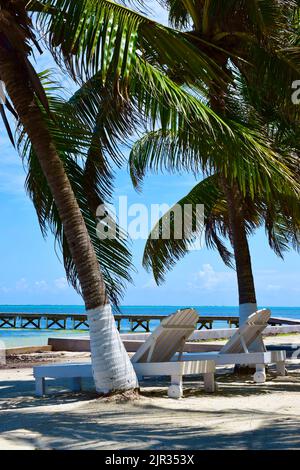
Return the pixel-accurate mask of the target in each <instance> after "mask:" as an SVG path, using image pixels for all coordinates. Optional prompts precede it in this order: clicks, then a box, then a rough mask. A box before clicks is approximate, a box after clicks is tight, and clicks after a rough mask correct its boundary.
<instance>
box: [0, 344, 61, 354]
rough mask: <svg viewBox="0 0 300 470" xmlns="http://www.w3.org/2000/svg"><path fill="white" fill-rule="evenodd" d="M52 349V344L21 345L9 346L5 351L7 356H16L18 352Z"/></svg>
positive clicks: (25, 352)
mask: <svg viewBox="0 0 300 470" xmlns="http://www.w3.org/2000/svg"><path fill="white" fill-rule="evenodd" d="M46 351H52V347H51V345H48V346H19V347H17V348H7V349H6V350H5V353H6V355H7V356H14V355H16V354H31V353H37V352H46Z"/></svg>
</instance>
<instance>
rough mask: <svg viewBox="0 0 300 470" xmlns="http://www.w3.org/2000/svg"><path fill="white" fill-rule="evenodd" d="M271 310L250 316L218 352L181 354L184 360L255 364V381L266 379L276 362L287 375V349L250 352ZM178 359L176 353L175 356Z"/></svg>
mask: <svg viewBox="0 0 300 470" xmlns="http://www.w3.org/2000/svg"><path fill="white" fill-rule="evenodd" d="M270 316H271V312H270V310H267V309H264V310H259V311H257V312H255V313H253V314H252V315H250V316H249V318H248V320H247V321H246V322H245V323H244V324H243V325H241V326H240V328H238V330H237V332H236V333H235V334H234V335H233V336H232V337H231V339H230V340H229V341H228V342H227V343H226V344H225V346H223V348H222V349H221V350H220V351H218V352H208V353H190V354H183V355H181V359H182V360H183V361H188V360H191V361H195V360H201V359H207V360H214V361H215V363H216V365H231V364H233V365H235V364H237V365H255V366H256V372H255V374H254V381H255V382H257V383H264V382H265V381H266V368H265V366H266V365H267V364H276V368H277V372H278V374H279V375H285V361H286V352H285V351H266V349H265V350H264V351H262V352H249V347H250V346H251V344H252V343H253V341H255V340H256V339H257V338H258V337H259V336H260V335H261V334H262V332H263V331H264V329H265V328H266V327H267V325H268V321H269V319H270ZM174 360H176V355H175V357H174Z"/></svg>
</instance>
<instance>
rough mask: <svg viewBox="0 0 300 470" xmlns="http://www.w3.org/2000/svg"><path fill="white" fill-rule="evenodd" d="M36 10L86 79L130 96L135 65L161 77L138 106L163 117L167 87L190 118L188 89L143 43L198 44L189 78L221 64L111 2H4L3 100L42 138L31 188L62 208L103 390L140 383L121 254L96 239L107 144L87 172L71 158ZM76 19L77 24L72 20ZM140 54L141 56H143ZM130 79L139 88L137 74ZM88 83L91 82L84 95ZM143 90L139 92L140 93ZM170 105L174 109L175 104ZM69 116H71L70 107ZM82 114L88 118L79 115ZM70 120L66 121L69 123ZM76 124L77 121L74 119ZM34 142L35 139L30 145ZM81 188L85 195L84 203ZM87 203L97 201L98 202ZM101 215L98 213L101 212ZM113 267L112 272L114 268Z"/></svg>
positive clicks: (60, 221)
mask: <svg viewBox="0 0 300 470" xmlns="http://www.w3.org/2000/svg"><path fill="white" fill-rule="evenodd" d="M28 11H32V12H35V13H36V14H37V15H38V20H40V24H41V25H42V27H44V26H45V27H46V28H47V30H48V34H46V42H47V43H48V45H49V47H50V48H51V51H52V53H53V55H54V57H55V59H56V60H57V61H59V62H60V64H62V63H64V64H65V66H66V67H67V68H68V69H69V70H70V71H71V73H72V74H73V76H75V75H76V79H80V78H81V82H84V81H85V82H86V83H87V84H88V86H90V85H91V83H92V82H93V80H95V79H96V80H97V83H99V84H101V86H102V87H103V84H105V85H106V86H108V84H109V85H110V89H112V90H114V92H115V93H114V96H115V95H117V96H122V95H123V96H122V99H123V100H124V96H126V93H127V88H128V83H129V82H130V70H131V68H133V67H134V70H135V72H136V73H135V80H136V83H137V77H138V74H139V76H140V78H142V77H141V76H142V74H143V79H144V81H145V82H146V81H147V80H148V81H150V80H151V84H152V90H151V91H153V89H154V88H155V89H156V92H157V93H156V95H155V94H153V96H152V95H151V91H150V92H149V91H148V92H147V91H145V90H144V88H143V87H141V88H140V91H139V96H140V101H139V106H138V107H143V108H144V109H146V108H147V106H148V107H149V106H150V107H151V108H152V110H154V112H153V120H154V119H156V117H157V116H156V114H159V112H160V111H161V109H162V108H160V103H159V101H158V95H159V94H160V95H161V94H162V93H163V94H164V99H165V101H166V102H168V105H169V104H170V103H171V102H172V101H173V102H174V103H175V102H176V103H177V112H178V111H179V112H180V111H181V114H182V115H183V118H182V119H184V115H185V112H186V109H185V110H183V109H182V110H180V103H178V99H179V98H181V97H182V92H181V90H180V89H179V88H178V87H177V86H176V84H175V83H173V82H172V81H171V80H170V79H169V80H167V79H165V80H163V79H162V78H161V74H160V73H159V70H158V69H156V68H155V67H153V66H150V65H149V67H147V66H146V65H145V63H144V62H143V61H142V60H141V54H140V47H143V50H145V51H147V54H148V58H149V59H150V60H152V61H153V62H157V63H159V62H161V63H162V65H165V63H166V62H168V61H169V62H170V61H171V60H172V62H173V63H176V60H177V59H176V50H177V48H176V44H177V45H178V49H180V50H181V51H185V52H186V53H187V54H188V53H189V52H190V58H191V60H190V61H189V63H187V62H186V63H185V64H183V70H184V73H186V76H187V77H188V76H190V75H191V74H195V73H196V72H198V73H199V74H200V75H202V76H203V77H208V76H209V77H211V76H215V78H216V79H217V73H216V71H215V70H214V65H213V64H212V63H211V61H210V60H209V59H208V58H206V56H204V57H202V58H201V59H200V60H199V59H198V57H197V56H195V53H194V48H193V47H191V46H190V45H189V44H188V42H187V41H185V40H179V39H178V38H177V34H175V33H173V32H171V31H169V30H168V29H166V28H163V27H162V26H160V25H157V24H156V23H154V22H152V21H149V20H147V19H145V18H144V17H141V16H140V15H138V14H136V13H134V12H131V11H130V10H128V9H126V8H124V7H122V6H120V5H117V4H114V3H113V2H110V1H100V2H94V1H93V0H90V1H84V2H80V4H79V3H78V2H77V1H71V0H70V1H69V2H68V1H67V2H65V1H59V0H57V1H32V2H27V0H10V1H7V0H1V1H0V79H1V81H2V82H3V83H4V85H5V89H6V93H7V95H8V97H9V99H10V101H8V99H6V100H5V103H2V104H1V114H2V117H3V120H4V123H5V125H6V127H7V130H8V133H9V136H10V138H11V139H12V138H13V136H12V133H11V131H10V128H9V124H8V121H7V118H6V114H5V107H6V108H7V109H8V110H9V111H10V112H12V113H13V114H14V115H15V116H17V118H18V120H19V123H20V125H21V126H22V128H23V133H25V134H26V135H27V136H28V139H29V141H30V143H31V145H32V150H31V151H30V153H29V155H30V163H31V164H32V165H33V167H34V166H35V170H37V171H38V173H37V174H38V177H37V178H36V175H33V174H31V175H29V179H28V189H29V191H30V192H31V193H32V196H33V197H34V202H35V206H36V207H37V209H38V214H39V219H40V223H41V225H42V226H43V224H44V223H45V221H46V220H47V221H48V222H49V221H50V224H51V223H52V222H51V221H53V215H56V227H55V230H56V233H57V229H58V236H59V237H60V240H61V242H62V245H63V250H64V255H65V260H66V261H65V263H66V268H67V274H68V277H69V279H71V281H72V279H73V280H74V283H77V282H78V283H79V284H80V290H81V293H82V296H83V299H84V302H85V306H86V310H87V313H88V319H89V324H90V335H91V352H92V364H93V373H94V379H95V384H96V389H97V390H98V391H99V392H109V391H112V390H126V389H134V388H136V387H137V379H136V376H135V373H134V371H133V368H132V365H131V363H130V361H129V359H128V356H127V354H126V351H125V349H124V346H123V344H122V342H121V339H120V337H119V335H118V332H117V330H116V326H115V322H114V318H113V315H112V311H111V306H110V303H109V293H108V291H107V288H106V286H105V282H104V277H103V271H105V266H103V265H105V263H106V265H108V266H109V267H111V266H110V265H111V263H112V262H113V261H112V258H111V253H110V254H109V249H108V250H107V253H108V256H109V257H110V258H109V259H108V258H106V259H104V253H103V250H102V251H101V250H100V251H98V257H97V255H96V252H95V240H94V245H93V243H92V240H91V226H89V221H90V220H91V213H90V211H91V210H92V209H90V204H91V197H94V196H95V193H93V192H92V193H91V194H90V193H89V191H88V187H89V181H90V178H91V177H94V178H97V177H99V173H97V168H98V169H99V166H100V165H97V164H96V163H95V161H94V162H93V158H94V157H95V151H96V150H95V149H96V148H97V145H96V144H95V145H92V144H91V142H90V144H89V146H90V148H89V160H88V162H87V165H86V167H85V170H84V174H80V167H78V166H77V167H76V166H75V165H74V163H71V162H70V160H69V161H67V159H66V157H67V156H68V154H67V152H66V140H65V139H63V138H62V131H61V128H59V126H58V124H59V121H60V125H61V126H62V119H58V120H57V118H58V117H60V118H61V115H59V110H58V108H57V106H56V107H53V106H50V105H49V102H48V100H47V97H46V95H45V92H44V90H43V87H42V85H41V82H40V79H39V77H38V76H37V74H36V72H35V70H34V68H33V67H32V65H31V63H30V61H29V56H30V55H31V54H32V52H33V51H32V48H33V47H36V48H37V49H38V50H39V51H40V45H39V43H38V41H37V40H36V37H35V34H34V31H33V26H32V23H31V20H30V18H29V16H28ZM44 20H45V22H44V23H43V21H44ZM83 23H85V28H82V24H83ZM71 25H72V28H69V27H70V26H71ZM115 32H116V33H117V34H115ZM157 33H159V35H160V39H164V40H165V41H167V42H168V44H169V43H170V45H168V44H160V43H158V42H157V38H156V36H157ZM137 37H139V41H137ZM141 38H142V39H141ZM151 41H152V43H151ZM174 45H175V46H174ZM171 52H173V53H174V54H173V55H174V57H172V58H170V56H171ZM193 54H194V55H193ZM138 57H139V60H137V58H138ZM177 57H178V54H177ZM151 58H152V59H151ZM204 66H205V69H204ZM145 69H146V71H145ZM130 83H131V87H132V88H133V87H134V83H133V81H131V82H130ZM86 86H87V85H85V87H86ZM85 87H83V88H82V89H81V93H82V94H83V95H84V93H85ZM149 89H151V87H149ZM97 93H98V91H97ZM121 93H122V95H121ZM135 96H136V97H137V93H136V94H135ZM95 97H96V93H94V94H93V98H95ZM97 98H99V96H97ZM89 101H90V100H89ZM82 103H83V100H82V101H81V103H80V104H79V105H78V106H77V108H76V110H77V111H78V113H79V114H80V112H82V106H85V104H86V103H84V104H82ZM100 104H101V103H100V102H97V103H96V116H95V117H96V119H94V121H93V125H94V126H96V127H94V129H93V135H92V139H93V140H96V143H97V142H98V135H97V132H98V127H99V122H98V121H101V119H100V118H99V115H100V114H101V106H100ZM193 106H194V108H195V113H196V115H197V116H198V117H199V119H200V120H202V121H203V122H204V123H205V125H206V126H207V127H208V128H210V127H211V126H212V123H211V122H210V121H211V120H212V121H214V124H215V123H218V124H219V125H221V122H219V120H218V118H217V116H215V115H214V114H213V113H211V112H210V111H209V110H208V109H207V107H205V106H195V105H194V103H193V102H192V100H191V103H190V107H193ZM164 107H165V108H167V106H166V104H165V105H164ZM178 108H179V109H178ZM186 108H188V106H187V107H186ZM73 110H74V109H73ZM85 111H88V110H85ZM93 111H95V108H94V109H93ZM183 111H184V113H183ZM68 117H69V118H70V115H68ZM172 118H173V116H172V114H170V115H169V116H168V117H167V118H165V123H168V122H170V121H171V119H172ZM84 121H85V122H88V121H89V116H88V114H87V113H86V114H85V116H84ZM67 122H68V121H67ZM78 122H80V118H79V117H78ZM81 123H82V121H81ZM62 129H63V130H66V129H65V127H63V126H62ZM69 130H70V127H68V131H69ZM100 131H101V125H100ZM64 137H66V136H64ZM78 139H79V142H78V143H77V147H76V151H77V152H78V150H79V149H82V146H83V142H82V140H80V139H82V135H81V136H80V137H78ZM25 147H26V148H28V145H25ZM63 150H64V152H63ZM98 153H99V149H98ZM72 165H73V166H72ZM67 169H68V170H72V172H73V173H75V174H76V173H77V181H76V180H75V179H74V181H73V184H72V181H71V179H69V177H68V176H67V171H66V170H67ZM103 173H104V174H105V167H102V173H101V177H103ZM78 178H79V180H78ZM37 180H39V181H38V183H39V184H40V183H41V182H42V183H43V184H44V185H45V184H46V186H47V188H48V190H49V191H48V194H47V195H46V197H45V195H43V198H44V199H42V198H41V193H38V192H37V191H36V183H37ZM41 180H42V181H41ZM78 181H80V183H81V184H82V187H83V188H84V192H83V193H82V192H81V194H80V193H78V191H77V194H75V193H76V191H75V190H74V188H75V187H76V185H77V184H78ZM93 183H94V184H96V183H97V182H96V181H94V182H93ZM103 186H105V183H104V184H103ZM76 196H77V197H78V198H79V197H81V201H80V203H79V201H78V200H77V199H76ZM39 198H40V199H39ZM95 201H96V202H99V198H98V199H97V198H96V199H94V200H93V203H94V202H95ZM86 204H88V205H89V207H88V208H87V207H86ZM84 206H85V207H84ZM84 209H85V211H84ZM92 215H93V216H94V214H92ZM92 219H93V218H92ZM88 228H90V230H88ZM118 250H119V257H118V258H115V261H114V263H115V264H116V265H117V264H118V263H123V264H121V265H122V266H123V268H124V269H126V262H125V263H124V259H123V258H124V257H125V258H126V254H127V253H125V252H124V251H123V253H122V251H121V250H120V244H119V245H118V244H117V245H116V244H115V246H114V250H113V251H114V253H116V252H117V251H118ZM99 258H100V263H99ZM99 264H100V266H99ZM99 267H100V269H99ZM106 267H107V266H106ZM107 272H108V274H109V270H107ZM125 274H126V273H125ZM110 280H111V279H109V281H110ZM114 285H115V284H114Z"/></svg>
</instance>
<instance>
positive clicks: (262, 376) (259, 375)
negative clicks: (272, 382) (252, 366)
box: [253, 364, 267, 384]
mask: <svg viewBox="0 0 300 470" xmlns="http://www.w3.org/2000/svg"><path fill="white" fill-rule="evenodd" d="M266 378H267V375H266V367H265V365H264V364H257V365H256V372H255V374H254V376H253V379H254V382H256V383H258V384H262V383H265V381H266Z"/></svg>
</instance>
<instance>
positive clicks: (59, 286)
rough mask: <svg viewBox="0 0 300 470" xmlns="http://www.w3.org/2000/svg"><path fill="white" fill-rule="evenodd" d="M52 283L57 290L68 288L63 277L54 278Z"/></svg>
mask: <svg viewBox="0 0 300 470" xmlns="http://www.w3.org/2000/svg"><path fill="white" fill-rule="evenodd" d="M54 285H55V287H56V288H57V289H59V290H65V289H67V288H68V281H67V279H66V278H65V277H60V278H58V279H55V281H54Z"/></svg>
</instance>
